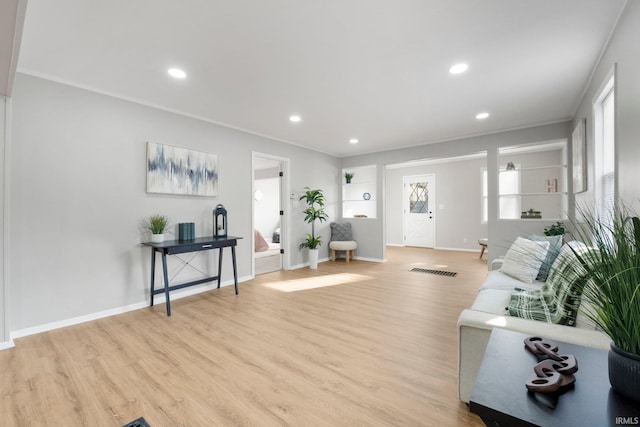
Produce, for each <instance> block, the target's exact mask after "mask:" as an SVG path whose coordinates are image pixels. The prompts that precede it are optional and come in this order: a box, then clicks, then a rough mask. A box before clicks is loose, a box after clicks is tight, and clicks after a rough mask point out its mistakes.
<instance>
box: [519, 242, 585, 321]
mask: <svg viewBox="0 0 640 427" xmlns="http://www.w3.org/2000/svg"><path fill="white" fill-rule="evenodd" d="M574 250H575V251H584V250H587V247H586V246H585V245H584V244H582V243H580V242H570V243H568V244H567V245H564V246H563V247H562V249H561V250H560V254H559V255H558V257H557V258H556V260H555V261H554V263H553V265H552V266H551V270H550V273H549V278H548V279H547V282H546V283H545V284H544V285H543V287H542V288H541V289H540V290H526V289H518V288H517V289H515V290H514V291H513V292H512V294H511V300H510V301H509V314H510V315H512V316H517V317H522V318H524V319H532V320H539V321H543V322H548V323H559V324H562V325H568V326H574V325H575V322H576V316H577V314H578V309H579V307H580V297H581V296H582V289H583V287H584V283H585V280H586V277H585V275H584V270H583V269H582V267H581V265H580V263H579V262H578V260H577V258H576V256H575V254H574Z"/></svg>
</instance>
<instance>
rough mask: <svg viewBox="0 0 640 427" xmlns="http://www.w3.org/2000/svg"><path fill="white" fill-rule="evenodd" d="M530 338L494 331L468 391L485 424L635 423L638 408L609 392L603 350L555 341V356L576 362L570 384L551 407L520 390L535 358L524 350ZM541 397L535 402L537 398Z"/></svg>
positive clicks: (582, 426)
mask: <svg viewBox="0 0 640 427" xmlns="http://www.w3.org/2000/svg"><path fill="white" fill-rule="evenodd" d="M528 336H530V335H525V334H520V333H517V332H512V331H508V330H505V329H498V328H495V329H494V330H493V332H492V333H491V338H490V339H489V344H488V345H487V350H486V352H485V355H484V359H483V361H482V365H481V367H480V371H479V372H478V378H477V379H476V383H475V385H474V387H473V391H472V392H471V399H470V402H469V409H470V410H471V412H474V413H476V414H478V415H479V416H480V418H482V420H483V421H484V423H485V424H486V425H488V426H545V427H546V426H550V427H551V426H562V427H567V426H580V427H586V426H594V427H605V426H619V425H640V404H638V403H634V402H632V401H630V400H628V399H626V398H624V397H622V396H620V395H619V394H617V393H616V392H615V391H613V390H612V389H611V386H610V385H609V372H608V367H607V365H608V361H607V357H608V356H607V354H608V352H607V351H606V350H598V349H594V348H589V347H583V346H580V345H574V344H567V343H563V342H560V341H555V342H556V344H557V345H558V347H559V351H558V353H560V354H573V355H574V356H575V357H576V358H577V359H578V368H579V370H578V372H576V373H575V377H576V382H575V386H574V387H573V388H572V389H570V390H568V391H567V392H565V393H564V394H562V395H560V396H559V397H558V398H557V404H556V407H555V408H553V409H552V408H550V407H548V406H546V405H545V404H543V403H540V402H541V401H542V400H543V399H542V398H544V396H536V395H535V394H534V393H531V392H529V391H528V390H527V388H526V387H525V382H526V380H527V378H528V377H529V376H530V375H531V374H533V366H534V365H535V364H536V363H537V359H536V357H535V356H534V355H533V354H531V353H530V352H529V351H527V350H526V349H525V348H524V344H523V341H524V339H525V338H527V337H528ZM539 398H540V399H539Z"/></svg>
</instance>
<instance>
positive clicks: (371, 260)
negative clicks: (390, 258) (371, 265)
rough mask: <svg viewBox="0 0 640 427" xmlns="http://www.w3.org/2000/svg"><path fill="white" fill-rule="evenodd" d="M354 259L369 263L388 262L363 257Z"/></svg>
mask: <svg viewBox="0 0 640 427" xmlns="http://www.w3.org/2000/svg"><path fill="white" fill-rule="evenodd" d="M353 259H357V260H358V261H369V262H385V261H386V260H384V259H380V258H367V257H361V256H354V257H353Z"/></svg>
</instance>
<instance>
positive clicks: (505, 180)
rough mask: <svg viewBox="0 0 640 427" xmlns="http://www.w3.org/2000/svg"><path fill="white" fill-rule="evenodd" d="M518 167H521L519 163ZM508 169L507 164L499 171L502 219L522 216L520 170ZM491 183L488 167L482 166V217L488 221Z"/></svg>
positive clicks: (483, 220) (484, 220)
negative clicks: (489, 181)
mask: <svg viewBox="0 0 640 427" xmlns="http://www.w3.org/2000/svg"><path fill="white" fill-rule="evenodd" d="M516 168H517V169H519V168H520V165H519V164H518V165H517V166H516ZM517 169H516V170H507V167H506V165H505V166H502V167H501V168H500V172H499V174H498V175H499V183H498V185H499V187H498V188H499V195H500V197H499V199H500V211H499V212H500V219H518V218H520V211H521V209H520V205H521V203H520V171H519V170H517ZM488 199H489V183H488V177H487V169H486V168H482V218H481V221H482V222H483V223H486V222H487V221H488V219H489V201H488Z"/></svg>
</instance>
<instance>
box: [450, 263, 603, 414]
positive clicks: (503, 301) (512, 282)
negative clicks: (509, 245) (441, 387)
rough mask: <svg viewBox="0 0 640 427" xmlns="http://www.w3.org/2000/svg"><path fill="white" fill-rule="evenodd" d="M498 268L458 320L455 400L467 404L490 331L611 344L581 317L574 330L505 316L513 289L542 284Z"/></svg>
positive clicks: (496, 265) (589, 344)
mask: <svg viewBox="0 0 640 427" xmlns="http://www.w3.org/2000/svg"><path fill="white" fill-rule="evenodd" d="M499 266H500V263H499V262H495V261H494V263H493V264H492V270H491V271H489V273H488V276H487V279H486V280H485V282H484V284H483V285H482V287H481V288H480V290H479V292H478V296H477V297H476V299H475V301H474V303H473V305H472V306H471V308H469V309H466V310H463V311H462V313H461V314H460V317H459V318H458V396H459V398H460V400H461V401H463V402H467V403H468V402H469V398H470V397H471V390H472V389H473V385H474V383H475V381H476V376H477V374H478V370H479V369H480V364H481V363H482V358H483V356H484V352H485V349H486V348H487V343H488V341H489V336H490V335H491V331H492V330H493V328H503V329H509V330H512V331H516V332H521V333H524V334H529V335H532V336H541V337H544V338H548V339H551V340H554V341H562V342H567V343H571V344H579V345H584V346H587V347H594V348H601V349H608V348H609V344H610V342H611V339H610V338H609V337H608V336H607V335H606V334H604V333H602V332H600V331H597V330H595V328H594V327H593V325H592V324H591V322H590V321H589V320H588V319H587V318H586V317H585V316H584V315H582V314H579V315H578V317H577V319H576V326H575V327H573V326H565V325H558V324H552V323H546V322H540V321H536V320H528V319H521V318H518V317H512V316H509V315H507V310H506V307H507V306H508V305H509V299H510V297H511V291H512V290H513V289H514V288H515V287H519V288H522V289H535V288H540V287H541V286H542V285H543V283H544V282H537V281H536V282H533V283H532V284H526V283H523V282H521V281H519V280H517V279H514V278H512V277H510V276H508V275H506V274H503V273H501V272H500V271H498V268H499ZM560 350H562V348H561V349H560Z"/></svg>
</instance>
